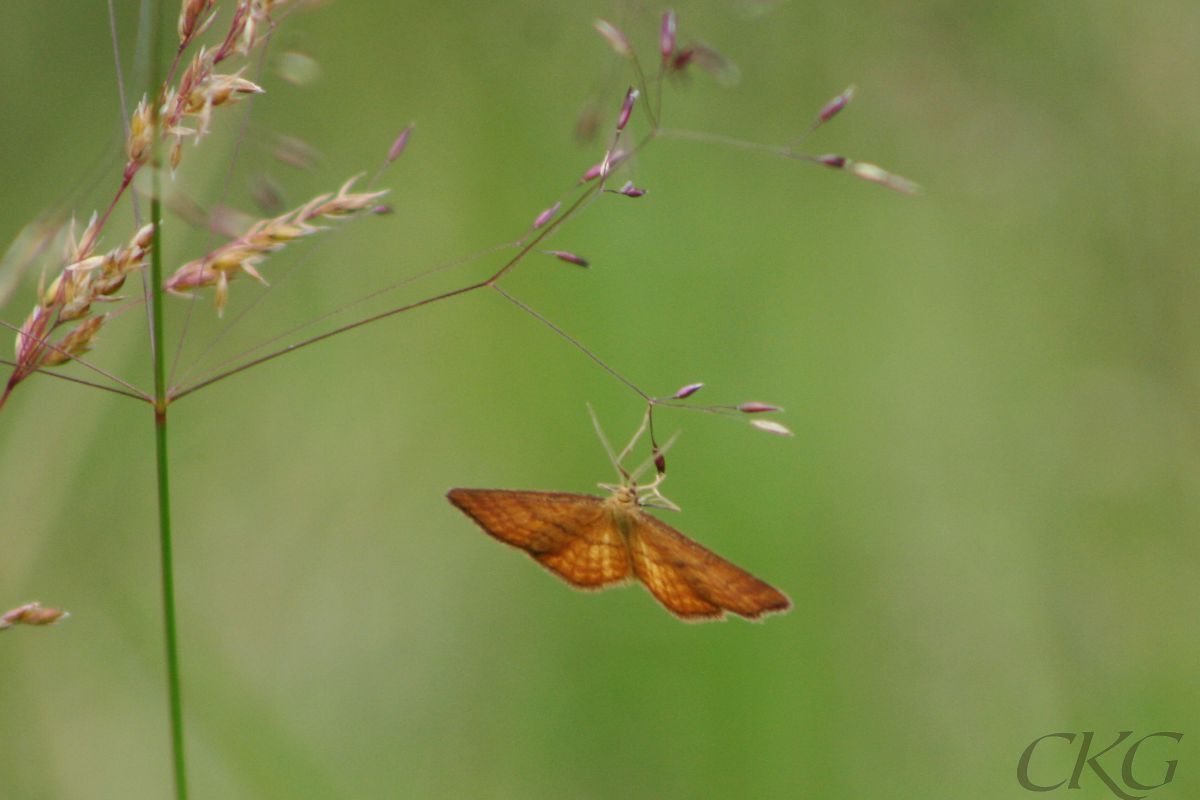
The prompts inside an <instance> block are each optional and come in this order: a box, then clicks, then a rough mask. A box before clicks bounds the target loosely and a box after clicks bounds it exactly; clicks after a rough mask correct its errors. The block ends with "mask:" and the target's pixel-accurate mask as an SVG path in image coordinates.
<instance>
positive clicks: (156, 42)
mask: <svg viewBox="0 0 1200 800" xmlns="http://www.w3.org/2000/svg"><path fill="white" fill-rule="evenodd" d="M162 6H163V4H162V3H159V2H154V1H153V0H151V2H150V8H149V14H148V17H149V23H150V24H149V38H150V75H149V78H150V89H149V92H148V93H147V97H150V98H156V97H158V87H159V86H160V85H161V81H162V77H163V76H162V44H163V42H162V39H163V25H162V22H163V20H162V16H163V15H162ZM154 124H155V132H154V137H153V141H154V156H153V159H152V165H153V169H152V170H151V175H150V178H151V189H150V220H151V222H152V223H153V224H154V229H153V237H154V239H153V247H152V250H153V251H154V252H152V253H151V254H150V285H149V287H148V293H149V295H150V298H149V300H150V353H151V357H152V358H153V359H154V458H155V473H156V478H157V479H156V481H155V483H156V487H157V490H158V541H159V570H160V572H161V575H162V606H163V645H164V649H165V655H166V668H167V706H168V711H169V716H170V728H171V756H172V758H171V762H172V766H173V773H174V783H175V797H176V800H187V796H188V790H187V755H186V751H185V747H184V738H183V692H182V687H181V684H182V680H181V677H180V664H179V633H178V628H179V626H178V622H177V619H176V611H175V557H174V551H173V546H172V540H171V490H170V487H171V482H170V459H169V458H168V449H167V444H168V441H169V439H168V436H167V431H168V428H167V407H168V404H169V403H170V397H169V395H168V393H167V369H166V346H165V342H164V341H163V263H162V226H161V225H160V224H159V223H160V221H161V220H162V216H163V215H162V199H161V198H162V191H161V183H162V180H161V169H160V159H159V152H160V150H161V145H160V140H161V136H160V132H159V131H158V130H157V128H158V125H160V124H161V121H160V120H159V115H158V114H156V115H155V123H154Z"/></svg>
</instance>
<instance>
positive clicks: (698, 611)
mask: <svg viewBox="0 0 1200 800" xmlns="http://www.w3.org/2000/svg"><path fill="white" fill-rule="evenodd" d="M629 549H630V552H631V554H632V556H633V570H634V574H635V575H637V577H638V579H639V580H641V581H642V583H644V584H645V585H646V588H647V589H649V590H650V593H651V594H653V595H654V597H655V599H657V600H658V602H660V603H662V604H663V605H664V606H665V607H666V608H667V610H668V611H670V612H671V613H673V614H675V615H676V616H678V617H680V618H682V619H685V620H704V619H720V618H722V617H723V616H724V612H725V611H731V612H733V613H734V614H738V615H740V616H743V617H746V618H747V619H758V618H759V617H761V616H762V615H763V614H767V613H771V612H774V611H786V610H788V609H789V608H791V607H792V602H791V600H789V599H788V597H787V595H785V594H784V593H783V592H781V591H779V590H778V589H776V588H775V587H773V586H771V585H769V584H767V583H766V582H764V581H761V580H759V579H758V578H756V577H754V576H753V575H751V574H750V573H749V572H746V570H744V569H742V568H741V567H738V566H736V565H734V564H731V563H729V562H728V561H726V560H725V559H723V558H721V557H720V556H719V555H717V554H716V553H714V552H712V551H711V550H708V549H707V548H705V547H703V546H702V545H700V544H698V543H696V542H694V541H692V540H691V539H689V538H688V537H686V536H684V535H683V534H682V533H680V532H679V531H677V530H675V529H674V528H672V527H671V526H670V525H668V524H667V523H665V522H663V521H662V520H659V519H656V518H655V517H652V516H650V515H649V514H646V513H641V512H639V514H638V517H637V524H635V525H633V526H631V531H630V536H629Z"/></svg>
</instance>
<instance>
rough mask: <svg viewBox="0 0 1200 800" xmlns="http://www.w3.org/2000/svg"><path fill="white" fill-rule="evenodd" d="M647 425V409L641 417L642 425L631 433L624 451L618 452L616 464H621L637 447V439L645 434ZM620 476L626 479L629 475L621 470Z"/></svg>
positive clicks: (648, 413)
mask: <svg viewBox="0 0 1200 800" xmlns="http://www.w3.org/2000/svg"><path fill="white" fill-rule="evenodd" d="M649 425H650V409H649V408H647V409H646V414H645V416H643V417H642V424H641V425H639V426H638V429H637V430H636V431H634V432H633V438H632V439H630V440H629V444H627V445H625V449H623V450H622V451H621V452H620V454H619V455H618V456H617V463H618V464H620V463H621V462H623V461H624V460H625V459H626V458H627V457H628V456H629V454H630V453H632V452H633V448H634V447H635V446H636V445H637V443H638V439H641V438H642V434H643V433H645V432H646V428H647V427H649ZM621 474H622V475H625V476H626V477H629V473H628V472H626V471H625V470H624V469H622V470H621Z"/></svg>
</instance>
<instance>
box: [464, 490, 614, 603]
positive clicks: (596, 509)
mask: <svg viewBox="0 0 1200 800" xmlns="http://www.w3.org/2000/svg"><path fill="white" fill-rule="evenodd" d="M446 497H447V498H448V499H449V500H450V502H451V503H453V504H454V505H456V506H458V508H459V509H461V510H462V511H463V512H464V513H465V514H466V515H467V516H469V517H470V518H471V519H473V520H475V522H476V523H477V524H478V525H479V527H481V528H483V529H484V530H485V531H486V532H487V533H489V534H490V535H491V536H493V537H495V538H497V539H499V540H500V541H502V542H504V543H505V544H509V545H512V546H513V547H518V548H520V549H521V550H524V551H525V552H526V553H528V554H529V556H530V557H531V558H533V559H534V560H535V561H537V562H538V563H539V564H541V565H542V566H544V567H545V568H546V569H548V570H550V571H551V572H553V573H554V574H555V575H557V576H558V577H560V578H562V579H563V580H565V581H566V582H567V583H569V584H571V585H572V586H574V587H576V588H579V589H600V588H603V587H605V586H611V585H612V584H615V583H621V582H623V581H626V580H628V579H629V576H630V572H631V566H630V561H629V548H628V547H627V546H626V544H625V538H624V537H623V536H622V535H621V533H620V531H619V530H617V528H616V526H615V525H614V524H613V522H612V518H611V516H610V515H609V513H608V512H607V510H606V509H605V508H604V504H603V501H602V500H601V499H600V498H598V497H593V496H591V495H587V494H569V493H566V492H520V491H509V490H507V489H452V490H451V491H450V492H449V494H447V495H446Z"/></svg>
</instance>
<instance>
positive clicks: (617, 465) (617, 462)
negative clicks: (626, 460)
mask: <svg viewBox="0 0 1200 800" xmlns="http://www.w3.org/2000/svg"><path fill="white" fill-rule="evenodd" d="M587 410H588V414H590V415H591V417H592V427H593V428H595V429H596V436H597V437H599V439H600V444H602V445H604V452H605V453H607V454H608V460H609V461H610V462H612V465H613V469H615V470H616V471H617V474H619V475H620V476H621V478H622V480H628V479H629V473H628V472H626V471H625V468H624V467H622V466H621V459H620V458H618V457H617V456H616V455H615V454H614V453H613V449H612V445H611V444H609V442H608V437H607V436H605V435H604V428H603V427H601V425H600V418H599V417H597V416H596V409H594V408H592V404H591V403H588V404H587ZM623 457H624V456H622V458H623Z"/></svg>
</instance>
